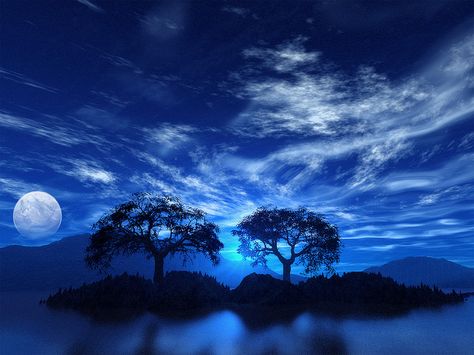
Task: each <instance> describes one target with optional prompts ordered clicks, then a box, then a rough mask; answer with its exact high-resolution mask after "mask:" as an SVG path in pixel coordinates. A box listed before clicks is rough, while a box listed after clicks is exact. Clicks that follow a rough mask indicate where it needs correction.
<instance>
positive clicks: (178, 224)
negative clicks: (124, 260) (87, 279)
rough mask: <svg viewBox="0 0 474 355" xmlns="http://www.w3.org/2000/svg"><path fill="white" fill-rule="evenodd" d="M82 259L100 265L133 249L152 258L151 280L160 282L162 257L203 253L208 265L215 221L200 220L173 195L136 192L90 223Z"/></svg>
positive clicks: (214, 255) (215, 257) (216, 244)
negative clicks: (153, 265) (92, 223)
mask: <svg viewBox="0 0 474 355" xmlns="http://www.w3.org/2000/svg"><path fill="white" fill-rule="evenodd" d="M92 228H93V233H92V235H91V237H90V244H89V246H88V247H87V250H86V263H87V265H89V266H90V267H91V268H95V269H100V270H103V269H106V268H108V267H109V266H110V263H111V261H112V258H113V257H114V256H115V255H117V254H124V255H131V254H134V253H137V252H142V253H144V254H145V255H146V256H147V257H152V258H153V259H154V262H155V272H154V277H153V281H154V282H155V283H161V281H162V280H163V274H164V260H165V258H166V256H168V255H170V254H176V253H181V254H184V256H185V258H188V257H190V256H191V254H193V253H203V254H205V255H206V256H207V257H208V258H209V259H210V260H211V261H212V262H213V264H217V263H218V262H219V251H220V250H221V249H222V248H223V247H224V245H223V244H222V243H221V242H220V241H219V239H218V236H217V233H218V231H219V229H218V226H217V225H216V224H214V223H212V222H209V221H207V220H206V217H205V213H204V212H203V211H201V210H199V209H196V208H192V207H188V206H185V205H184V204H183V203H182V202H181V201H180V200H179V199H178V198H177V197H173V196H157V195H152V194H149V193H137V194H134V195H133V196H132V199H131V200H130V201H128V202H125V203H122V204H120V205H118V206H116V207H115V208H114V209H112V211H110V212H109V213H107V214H106V215H104V216H103V217H102V218H100V219H99V220H98V221H97V222H96V223H95V224H94V225H93V227H92Z"/></svg>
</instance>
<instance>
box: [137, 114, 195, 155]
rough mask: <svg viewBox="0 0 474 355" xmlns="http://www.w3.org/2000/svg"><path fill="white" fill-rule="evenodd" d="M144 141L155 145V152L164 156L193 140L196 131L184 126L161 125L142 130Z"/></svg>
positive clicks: (191, 127)
mask: <svg viewBox="0 0 474 355" xmlns="http://www.w3.org/2000/svg"><path fill="white" fill-rule="evenodd" d="M142 132H143V134H144V136H145V139H146V140H147V141H148V142H149V143H151V144H156V145H157V147H156V148H157V149H156V150H157V151H159V152H160V154H162V155H165V154H167V153H169V152H170V151H173V150H176V149H179V148H181V147H183V146H184V145H186V144H187V143H189V142H191V141H192V140H193V134H194V133H196V132H198V129H197V128H195V127H193V126H190V125H185V124H171V123H167V122H165V123H162V124H160V125H159V126H158V127H154V128H143V129H142Z"/></svg>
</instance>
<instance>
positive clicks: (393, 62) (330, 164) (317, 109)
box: [0, 0, 474, 271]
mask: <svg viewBox="0 0 474 355" xmlns="http://www.w3.org/2000/svg"><path fill="white" fill-rule="evenodd" d="M0 23H1V25H0V26H1V27H0V75H1V79H0V246H5V245H9V244H22V245H41V244H46V243H49V242H51V241H53V240H57V239H60V238H63V237H65V236H69V235H74V234H78V233H84V232H89V231H90V226H91V224H92V223H93V222H95V221H96V220H97V219H98V218H99V217H100V216H101V215H102V214H103V213H104V212H106V211H107V210H108V209H109V208H111V207H112V206H114V205H116V204H117V203H120V202H124V201H125V200H127V199H128V198H129V197H130V194H131V193H133V192H137V191H150V192H162V193H170V194H176V195H178V196H180V197H182V198H183V200H184V201H185V202H187V203H189V204H192V205H194V206H196V207H200V208H202V209H203V210H205V211H206V212H208V213H209V215H210V218H211V219H212V220H213V221H215V222H216V223H218V224H219V225H220V226H221V233H220V236H221V239H222V241H223V242H224V244H225V249H224V251H223V253H222V255H223V256H224V257H226V258H229V259H240V258H241V257H240V256H239V255H238V254H236V247H237V244H238V241H237V240H236V239H235V238H234V237H232V236H231V234H230V231H231V230H232V228H233V227H234V226H235V225H236V223H237V222H238V221H239V220H240V219H241V218H242V217H243V216H245V215H246V214H249V213H251V212H252V211H253V210H254V209H255V208H256V207H258V206H262V205H274V206H277V207H297V206H299V205H303V206H307V207H309V208H311V209H314V210H316V211H318V212H321V213H322V214H324V215H325V216H326V217H327V219H328V220H329V221H330V222H332V223H334V224H336V225H337V226H338V227H339V230H340V234H341V236H342V239H343V245H344V248H343V253H342V258H341V263H340V264H339V266H338V267H337V270H339V271H345V270H361V269H364V268H366V267H368V266H370V265H376V264H381V263H384V262H387V261H390V260H392V259H396V258H401V257H405V256H421V255H426V256H433V257H444V258H447V259H449V260H452V261H455V262H459V263H461V264H464V265H466V266H471V267H474V2H472V1H454V0H447V1H442V0H438V1H413V2H403V1H369V2H356V1H315V2H310V1H306V2H294V1H288V2H276V1H275V2H271V1H260V2H259V1H252V2H242V1H239V2H224V1H221V2H204V1H199V2H183V3H178V2H175V1H173V2H151V1H147V2H138V1H133V2H132V1H117V2H111V1H96V0H79V1H70V2H68V1H55V2H46V1H26V2H24V1H17V0H15V1H13V0H9V1H1V3H0ZM34 190H41V191H46V192H48V193H50V194H51V195H53V196H55V197H56V199H57V200H58V202H59V203H60V205H61V207H62V211H63V221H62V225H61V227H60V229H59V231H58V232H57V233H56V234H55V235H53V236H51V237H48V238H43V239H28V238H25V237H23V236H21V235H20V234H18V232H17V231H16V229H15V227H14V225H13V221H12V210H13V207H14V206H15V203H16V201H17V200H18V198H19V197H21V196H22V195H23V194H24V193H27V192H29V191H34ZM274 266H275V267H276V268H275V270H277V271H279V269H280V265H279V264H275V265H274ZM296 270H297V268H296V269H295V271H296Z"/></svg>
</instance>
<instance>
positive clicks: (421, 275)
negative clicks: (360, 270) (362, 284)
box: [365, 257, 474, 290]
mask: <svg viewBox="0 0 474 355" xmlns="http://www.w3.org/2000/svg"><path fill="white" fill-rule="evenodd" d="M365 272H370V273H380V274H382V275H383V276H387V277H391V278H393V279H394V280H395V281H397V282H400V283H403V284H405V285H420V284H421V283H423V284H425V285H430V286H437V287H439V288H443V289H454V290H463V289H473V290H474V269H473V268H468V267H465V266H462V265H459V264H456V263H453V262H451V261H449V260H446V259H436V258H429V257H408V258H405V259H400V260H394V261H391V262H389V263H387V264H385V265H382V266H377V267H370V268H368V269H366V270H365Z"/></svg>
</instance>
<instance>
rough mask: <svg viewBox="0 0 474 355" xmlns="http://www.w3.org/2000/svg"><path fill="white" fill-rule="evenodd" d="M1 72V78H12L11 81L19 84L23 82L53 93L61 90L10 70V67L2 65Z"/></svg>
mask: <svg viewBox="0 0 474 355" xmlns="http://www.w3.org/2000/svg"><path fill="white" fill-rule="evenodd" d="M0 74H1V75H0V79H4V80H10V81H13V82H15V83H17V84H21V85H25V86H29V87H32V88H35V89H39V90H43V91H47V92H49V93H52V94H55V93H57V92H59V90H58V89H55V88H53V87H51V86H48V85H45V84H42V83H40V82H38V81H36V80H33V79H30V78H28V77H27V76H26V75H23V74H20V73H17V72H15V71H13V70H8V69H5V68H2V67H0Z"/></svg>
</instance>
